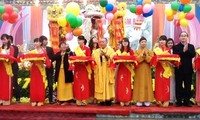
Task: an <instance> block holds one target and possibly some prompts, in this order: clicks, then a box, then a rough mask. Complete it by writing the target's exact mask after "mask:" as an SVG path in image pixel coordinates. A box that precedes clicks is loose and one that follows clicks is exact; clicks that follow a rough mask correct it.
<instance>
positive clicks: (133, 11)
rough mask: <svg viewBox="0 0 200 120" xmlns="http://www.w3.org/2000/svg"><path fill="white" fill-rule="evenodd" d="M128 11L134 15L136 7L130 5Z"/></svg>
mask: <svg viewBox="0 0 200 120" xmlns="http://www.w3.org/2000/svg"><path fill="white" fill-rule="evenodd" d="M130 11H131V12H132V13H135V12H136V5H134V4H132V5H131V6H130Z"/></svg>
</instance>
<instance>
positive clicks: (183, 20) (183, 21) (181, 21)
mask: <svg viewBox="0 0 200 120" xmlns="http://www.w3.org/2000/svg"><path fill="white" fill-rule="evenodd" d="M180 24H181V26H183V27H186V26H188V20H186V19H181V20H180Z"/></svg>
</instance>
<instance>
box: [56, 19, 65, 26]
mask: <svg viewBox="0 0 200 120" xmlns="http://www.w3.org/2000/svg"><path fill="white" fill-rule="evenodd" d="M57 23H58V25H59V26H61V27H64V26H66V25H67V21H66V19H65V18H64V17H59V18H58V20H57Z"/></svg>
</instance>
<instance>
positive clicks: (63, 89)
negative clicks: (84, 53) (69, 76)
mask: <svg viewBox="0 0 200 120" xmlns="http://www.w3.org/2000/svg"><path fill="white" fill-rule="evenodd" d="M63 65H64V64H63V57H62V62H61V66H60V73H59V77H58V86H57V99H58V100H59V101H67V100H71V99H73V88H72V83H65V73H64V66H63Z"/></svg>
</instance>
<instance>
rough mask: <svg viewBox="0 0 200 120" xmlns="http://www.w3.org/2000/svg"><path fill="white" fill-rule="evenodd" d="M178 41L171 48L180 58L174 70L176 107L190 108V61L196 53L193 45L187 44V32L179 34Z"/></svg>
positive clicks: (191, 68)
mask: <svg viewBox="0 0 200 120" xmlns="http://www.w3.org/2000/svg"><path fill="white" fill-rule="evenodd" d="M179 39H180V43H179V44H177V45H175V46H174V48H173V53H174V54H178V55H179V56H180V58H181V65H180V66H179V67H177V68H176V69H175V81H176V100H177V102H176V105H177V106H182V105H184V106H187V107H191V106H192V105H191V103H190V98H191V97H192V92H191V84H192V74H193V67H192V59H193V58H194V57H195V54H196V53H195V48H194V45H192V44H189V43H188V33H187V32H181V33H180V35H179ZM183 83H184V87H183Z"/></svg>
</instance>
